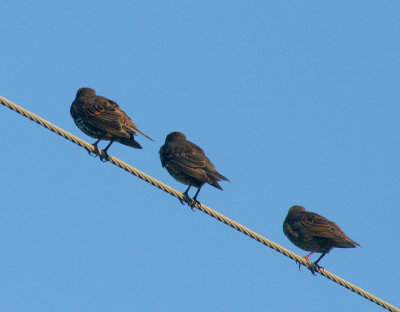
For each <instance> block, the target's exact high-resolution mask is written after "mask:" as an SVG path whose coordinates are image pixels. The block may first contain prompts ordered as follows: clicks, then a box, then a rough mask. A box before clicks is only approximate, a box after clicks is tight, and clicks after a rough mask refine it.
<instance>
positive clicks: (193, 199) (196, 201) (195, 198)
mask: <svg viewBox="0 0 400 312" xmlns="http://www.w3.org/2000/svg"><path fill="white" fill-rule="evenodd" d="M203 185H204V184H203ZM203 185H200V186H199V188H198V189H197V192H196V194H195V195H194V196H193V198H192V203H191V204H190V207H191V208H192V210H194V208H193V207H194V205H195V204H196V203H198V204H200V202H199V201H198V200H197V195H199V193H200V190H201V188H202V186H203Z"/></svg>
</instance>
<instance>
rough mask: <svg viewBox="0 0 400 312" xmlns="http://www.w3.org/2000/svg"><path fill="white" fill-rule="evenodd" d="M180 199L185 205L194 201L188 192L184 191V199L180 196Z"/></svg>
mask: <svg viewBox="0 0 400 312" xmlns="http://www.w3.org/2000/svg"><path fill="white" fill-rule="evenodd" d="M178 199H179V201H180V202H181V204H182V205H185V203H190V202H191V201H192V199H191V198H190V197H189V195H188V193H187V192H184V193H183V199H181V198H179V197H178Z"/></svg>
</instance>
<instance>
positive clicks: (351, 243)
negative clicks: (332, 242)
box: [338, 237, 361, 248]
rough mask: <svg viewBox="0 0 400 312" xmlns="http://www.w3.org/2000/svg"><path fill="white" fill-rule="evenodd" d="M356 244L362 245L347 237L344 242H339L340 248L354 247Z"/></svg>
mask: <svg viewBox="0 0 400 312" xmlns="http://www.w3.org/2000/svg"><path fill="white" fill-rule="evenodd" d="M356 246H360V247H361V245H360V244H359V243H357V242H355V241H353V240H352V239H350V238H348V237H346V240H343V241H342V242H340V243H339V246H338V247H339V248H354V247H356Z"/></svg>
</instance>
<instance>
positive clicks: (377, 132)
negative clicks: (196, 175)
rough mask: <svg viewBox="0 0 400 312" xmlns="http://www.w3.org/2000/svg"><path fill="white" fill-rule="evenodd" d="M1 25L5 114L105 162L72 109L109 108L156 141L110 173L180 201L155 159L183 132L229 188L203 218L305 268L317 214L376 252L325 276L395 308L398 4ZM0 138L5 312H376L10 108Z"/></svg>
mask: <svg viewBox="0 0 400 312" xmlns="http://www.w3.org/2000/svg"><path fill="white" fill-rule="evenodd" d="M1 11H2V14H1V27H0V36H1V59H0V64H1V75H0V95H2V96H5V97H6V98H8V99H9V100H11V101H13V102H15V103H17V104H19V105H21V106H23V107H25V108H27V109H29V110H31V111H32V112H34V113H36V114H38V115H40V116H42V117H44V118H46V119H47V120H49V121H51V122H53V123H55V124H57V125H58V126H60V127H62V128H64V129H66V130H68V131H70V132H72V133H73V134H76V135H78V136H80V137H82V138H83V139H85V140H88V141H89V142H90V143H93V142H94V140H93V139H92V138H89V137H87V136H86V135H84V134H83V133H82V132H80V130H79V129H78V128H77V127H76V126H75V124H74V123H73V121H72V118H71V117H70V114H69V108H70V105H71V102H72V101H73V99H74V97H75V94H76V90H77V89H78V88H79V87H83V86H85V87H92V88H94V89H96V91H97V93H98V94H99V95H103V96H106V97H108V98H111V99H113V100H115V101H117V102H118V103H119V104H120V105H121V107H122V108H123V109H124V110H125V112H127V113H128V114H129V115H130V116H131V117H132V119H133V120H134V121H135V123H136V124H137V125H138V126H139V128H140V129H141V130H142V131H143V132H144V133H146V134H148V135H149V136H151V137H153V138H154V139H155V142H150V141H148V140H147V139H145V138H143V137H137V139H138V141H139V142H140V143H141V144H142V146H143V150H136V149H132V148H129V147H126V146H123V145H120V144H117V143H115V144H114V145H113V146H112V147H111V148H110V154H112V155H114V156H116V157H118V158H120V159H122V160H124V161H126V162H128V163H130V164H131V165H133V166H135V167H137V168H139V169H140V170H143V171H144V172H146V173H148V174H150V175H152V176H154V177H155V178H157V179H160V180H162V181H164V182H165V183H167V184H169V185H171V186H172V187H174V188H176V189H178V190H181V191H183V190H185V188H186V186H184V185H183V184H180V183H178V182H176V181H175V180H174V179H173V178H172V177H170V176H169V174H168V173H167V171H166V170H165V169H163V168H162V167H161V164H160V160H159V156H158V150H159V147H160V146H161V145H162V144H163V143H164V139H165V136H166V135H167V134H168V133H169V132H171V131H175V130H179V131H182V132H183V133H185V134H186V135H187V137H188V139H189V140H191V141H193V142H195V143H196V144H198V145H199V146H201V147H202V148H203V149H204V150H205V151H206V153H207V156H209V158H210V159H211V160H212V162H213V163H214V164H215V166H216V168H217V169H218V170H219V171H220V172H221V173H222V174H223V175H225V176H227V177H228V178H229V179H230V180H231V181H232V183H222V184H221V185H222V187H223V188H224V191H223V192H221V191H219V190H217V189H214V188H213V187H211V186H205V187H204V188H203V189H202V191H201V192H200V195H199V200H200V201H201V202H203V203H204V204H206V205H209V206H210V207H212V208H213V209H215V210H217V211H219V212H221V213H223V214H225V215H227V216H229V217H230V218H233V219H234V220H236V221H238V222H240V223H242V224H243V225H246V226H248V227H250V228H251V229H253V230H255V231H257V232H258V233H260V234H262V235H264V236H266V237H267V238H269V239H272V240H273V241H275V242H277V243H279V244H281V245H283V246H285V247H287V248H289V249H290V250H293V251H294V252H296V253H298V254H299V255H302V256H304V255H306V252H305V251H302V250H300V249H298V248H297V247H295V246H294V245H292V244H291V243H290V242H289V240H288V239H287V238H286V237H285V236H284V234H283V232H282V222H283V220H284V218H285V216H286V214H287V211H288V209H289V207H290V206H292V205H294V204H301V205H304V206H305V207H306V209H308V210H310V211H314V212H317V213H319V214H322V215H323V216H325V217H327V218H328V219H330V220H333V221H335V222H337V223H338V224H339V225H340V226H341V228H342V229H343V230H344V232H345V233H346V234H347V235H348V236H349V237H350V238H352V239H354V240H355V241H357V242H359V243H360V244H361V245H362V246H363V247H362V248H356V249H334V250H333V251H332V252H331V253H330V254H329V255H328V256H326V257H325V258H324V259H323V260H322V261H321V265H322V266H324V267H325V268H326V269H327V270H329V271H331V272H333V273H335V274H337V275H339V276H341V277H343V278H344V279H347V280H348V281H350V282H352V283H354V284H356V285H358V286H360V287H361V288H364V289H366V290H367V291H370V292H372V293H373V294H375V295H376V296H378V297H381V298H382V299H384V300H387V301H388V302H390V303H392V304H394V305H396V306H399V305H400V277H399V276H400V265H399V258H400V247H399V242H398V240H399V237H400V227H399V224H400V196H399V189H400V182H399V173H400V166H399V159H400V150H399V146H400V134H399V133H400V132H399V130H400V129H399V117H400V105H399V95H400V94H399V90H400V89H399V86H400V75H399V69H400V60H399V53H400V44H399V42H400V41H399V38H400V18H399V13H400V2H398V1H334V2H328V1H323V2H321V1H301V2H293V1H272V2H271V1H82V0H80V1H74V0H72V1H71V0H70V1H6V2H3V3H2V4H1ZM0 130H1V133H2V135H1V136H0V144H1V164H0V172H1V179H0V198H1V209H0V246H1V257H0V268H1V269H0V310H1V311H10V312H12V311H306V310H307V311H319V312H320V311H328V312H329V311H380V310H381V309H380V308H379V307H378V306H377V305H375V304H373V303H371V302H369V301H367V300H365V299H363V298H362V297H359V296H358V295H356V294H354V293H352V292H350V291H348V290H346V289H345V288H343V287H340V286H339V285H337V284H335V283H333V282H331V281H329V280H327V279H325V278H324V277H322V276H320V275H317V276H312V275H311V274H310V273H309V272H308V271H307V270H306V269H305V268H303V269H302V271H301V272H299V270H298V268H297V265H296V264H295V263H294V261H292V260H290V259H288V258H286V257H284V256H283V255H281V254H279V253H277V252H275V251H273V250H271V249H269V248H267V247H265V246H263V245H261V244H259V243H257V242H255V241H254V240H251V239H249V238H248V237H246V236H244V235H242V234H241V233H239V232H237V231H235V230H233V229H231V228H229V227H227V226H225V225H223V224H222V223H219V222H217V221H215V220H214V219H212V218H210V217H208V216H207V215H205V214H203V213H202V212H199V211H195V212H192V211H191V210H190V209H189V208H188V207H187V206H182V205H181V204H180V203H179V201H178V200H177V199H175V198H173V197H171V196H169V195H167V194H165V193H163V192H161V191H160V190H158V189H156V188H154V187H152V186H150V185H149V184H147V183H144V182H142V181H141V180H139V179H138V178H136V177H134V176H131V175H129V174H127V173H126V172H124V171H123V170H120V169H119V168H117V167H115V166H113V165H111V164H109V163H101V162H100V161H99V160H98V159H96V158H93V157H89V156H88V154H87V152H86V151H85V150H84V149H82V148H79V147H78V146H76V145H74V144H72V143H70V142H68V141H66V140H64V139H62V138H61V137H59V136H57V135H55V134H54V133H51V132H50V131H48V130H46V129H44V128H43V127H40V126H38V125H37V124H35V123H33V122H31V121H29V120H28V119H26V118H23V117H21V116H19V115H18V114H16V113H15V112H13V111H11V110H9V109H7V108H5V107H3V106H1V107H0ZM105 145H106V143H105V142H103V143H102V144H100V146H101V147H104V146H105ZM192 194H193V193H192ZM312 259H314V260H315V259H316V257H315V258H314V257H313V258H312Z"/></svg>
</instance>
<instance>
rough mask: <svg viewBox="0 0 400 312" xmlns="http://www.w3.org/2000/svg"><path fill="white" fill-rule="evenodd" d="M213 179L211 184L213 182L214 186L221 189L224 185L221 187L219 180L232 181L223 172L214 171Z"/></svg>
mask: <svg viewBox="0 0 400 312" xmlns="http://www.w3.org/2000/svg"><path fill="white" fill-rule="evenodd" d="M211 180H212V181H211V182H210V184H211V185H212V186H214V187H216V188H217V189H220V190H222V187H221V185H219V183H218V181H220V180H224V181H227V182H231V181H229V179H228V178H226V177H224V176H223V175H222V174H220V173H219V172H213V173H212V179H211Z"/></svg>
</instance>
